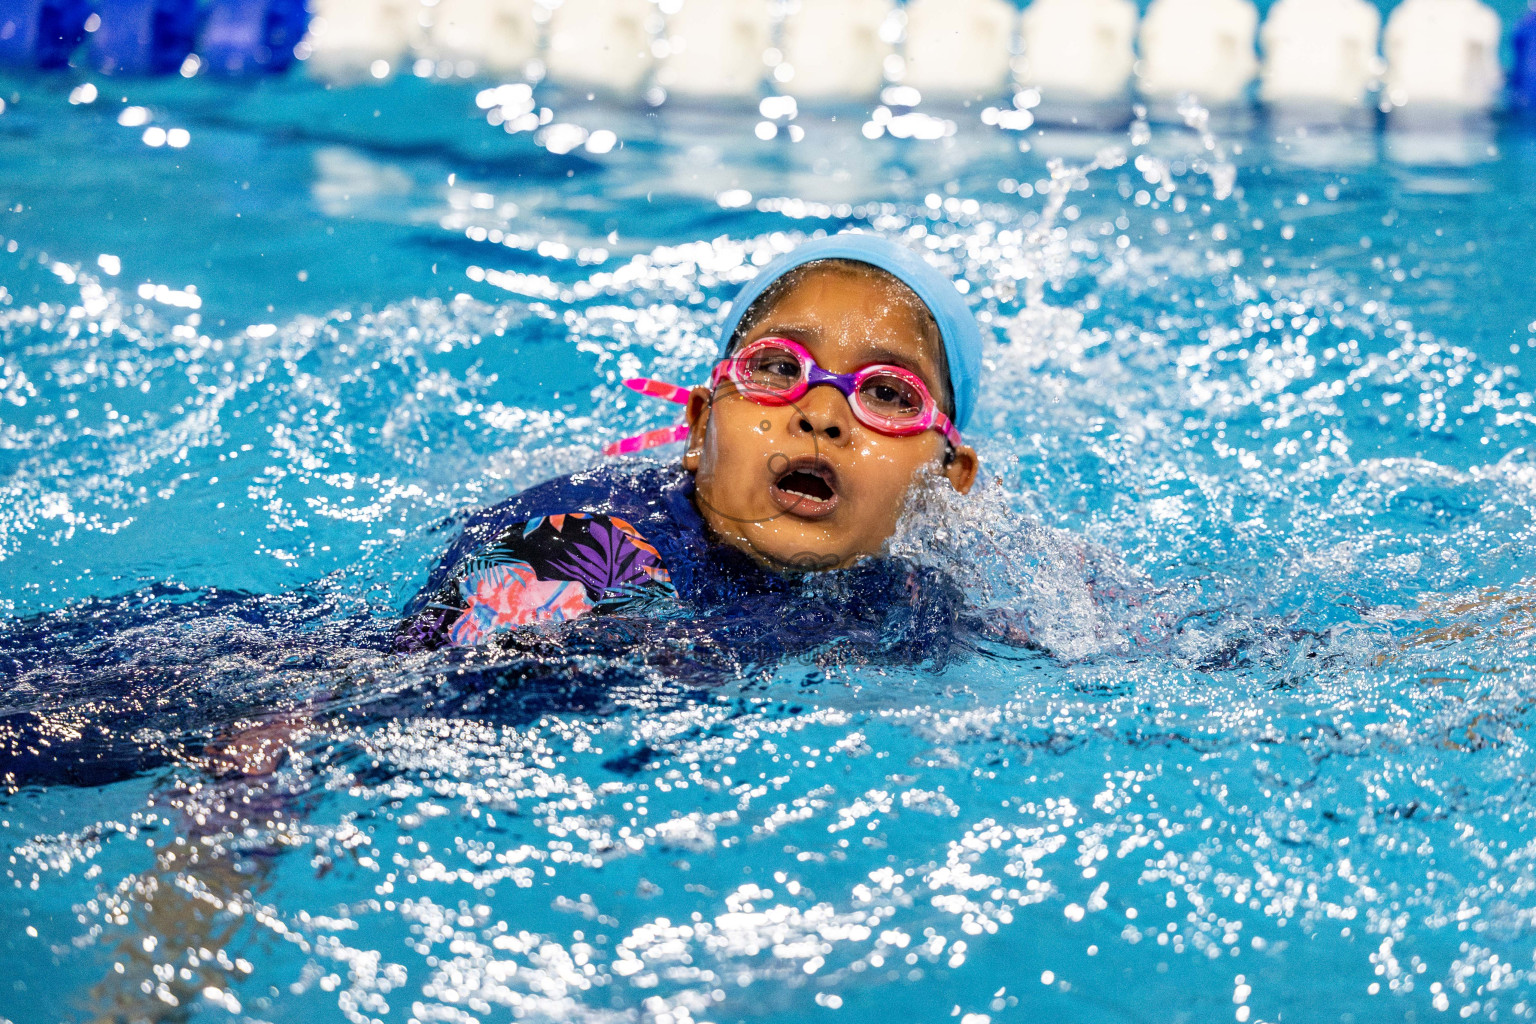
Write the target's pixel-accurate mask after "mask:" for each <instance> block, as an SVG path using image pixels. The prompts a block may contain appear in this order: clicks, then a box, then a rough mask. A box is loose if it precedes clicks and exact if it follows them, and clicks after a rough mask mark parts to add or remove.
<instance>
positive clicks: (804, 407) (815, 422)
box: [789, 384, 853, 444]
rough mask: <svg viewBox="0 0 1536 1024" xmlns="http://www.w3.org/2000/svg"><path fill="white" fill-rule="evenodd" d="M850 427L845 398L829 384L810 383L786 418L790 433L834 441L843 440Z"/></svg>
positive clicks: (842, 442)
mask: <svg viewBox="0 0 1536 1024" xmlns="http://www.w3.org/2000/svg"><path fill="white" fill-rule="evenodd" d="M852 427H853V410H852V409H851V408H850V407H849V405H848V399H846V398H844V397H843V393H842V392H841V391H839V390H837V388H835V387H832V386H831V385H830V384H823V385H817V386H815V387H812V388H811V389H810V390H809V391H807V392H806V393H805V394H804V395H803V396H801V398H800V401H798V402H796V403H795V407H794V416H793V417H792V418H791V419H790V421H789V429H790V431H791V432H792V433H796V434H810V435H811V436H813V437H816V436H820V437H824V438H826V439H827V440H828V441H831V442H833V443H835V444H847V443H848V438H849V436H850V434H851V428H852Z"/></svg>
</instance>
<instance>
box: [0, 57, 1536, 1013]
mask: <svg viewBox="0 0 1536 1024" xmlns="http://www.w3.org/2000/svg"><path fill="white" fill-rule="evenodd" d="M83 81H84V80H83V79H72V78H60V79H30V78H28V79H8V80H6V81H5V83H4V88H3V89H0V95H3V97H4V99H5V102H6V106H5V109H4V111H3V113H0V209H3V212H0V332H3V333H0V339H3V340H0V613H3V615H4V618H3V619H0V666H3V673H4V674H3V683H0V686H3V689H0V738H3V742H4V744H5V747H4V748H3V749H4V750H5V751H6V754H5V755H4V757H5V760H3V761H0V773H5V774H6V775H7V777H8V783H9V784H8V787H7V788H6V790H5V793H4V795H3V796H0V834H3V843H4V847H5V849H4V850H0V854H3V855H4V858H5V859H4V860H3V862H0V867H3V870H4V875H3V876H0V921H3V922H4V924H5V927H4V930H3V934H0V951H3V958H4V962H5V963H6V965H7V968H8V969H7V971H6V972H5V974H6V977H5V978H4V979H0V1018H4V1019H6V1020H11V1021H16V1022H23V1021H25V1022H33V1021H39V1022H41V1021H75V1020H79V1021H85V1020H94V1019H116V1020H195V1021H204V1020H209V1021H211V1020H263V1021H292V1020H332V1019H346V1020H349V1021H375V1020H376V1021H391V1022H394V1021H398V1022H407V1021H419V1022H469V1021H497V1020H508V1019H516V1020H527V1021H648V1022H656V1024H681V1022H686V1021H746V1020H750V1021H802V1020H822V1019H825V1020H838V1019H844V1020H869V1019H889V1020H901V1021H905V1020H911V1021H936V1020H950V1019H954V1020H959V1021H966V1022H969V1024H980V1022H982V1021H999V1022H1002V1021H1027V1020H1035V1019H1052V1020H1061V1021H1096V1022H1097V1021H1122V1020H1123V1021H1220V1020H1235V1021H1239V1022H1243V1021H1281V1020H1292V1021H1297V1020H1309V1021H1310V1020H1330V1021H1331V1020H1338V1021H1342V1022H1365V1021H1392V1020H1403V1021H1425V1020H1431V1019H1436V1018H1439V1017H1442V1016H1443V1017H1444V1018H1446V1019H1450V1018H1453V1017H1454V1018H1457V1019H1474V1020H1490V1021H1491V1020H1511V1019H1514V1020H1519V1019H1527V1018H1530V1017H1532V1016H1536V957H1533V953H1536V942H1533V938H1536V807H1533V804H1532V800H1531V785H1532V781H1531V780H1532V767H1533V765H1536V758H1533V755H1532V751H1531V748H1530V727H1531V724H1532V718H1533V714H1536V712H1533V708H1532V694H1533V693H1536V651H1533V646H1532V643H1533V641H1532V637H1533V631H1536V587H1533V586H1532V585H1531V584H1530V583H1528V582H1526V581H1527V580H1530V579H1533V578H1536V547H1533V543H1532V541H1533V531H1536V519H1533V508H1536V461H1533V455H1532V452H1531V451H1530V445H1531V441H1532V436H1533V424H1536V420H1533V416H1536V408H1533V401H1532V397H1531V393H1530V391H1529V388H1528V386H1527V384H1526V383H1525V382H1526V380H1527V379H1528V377H1529V375H1531V374H1533V373H1536V293H1533V290H1532V287H1531V283H1532V275H1531V269H1530V268H1531V261H1532V257H1533V256H1536V243H1533V242H1532V240H1531V236H1530V225H1531V224H1532V223H1533V222H1536V192H1533V190H1532V189H1531V188H1530V182H1531V181H1532V180H1533V174H1536V133H1533V132H1532V131H1531V130H1530V128H1529V127H1528V126H1527V125H1525V124H1522V123H1519V122H1516V121H1508V122H1501V123H1497V124H1483V125H1478V124H1472V125H1467V126H1463V127H1462V128H1461V129H1460V130H1458V131H1457V132H1450V131H1449V130H1436V131H1433V132H1428V133H1423V132H1420V133H1415V132H1412V131H1408V130H1406V129H1404V128H1402V127H1401V126H1399V127H1398V128H1397V129H1392V130H1388V131H1386V132H1381V131H1378V130H1376V129H1375V128H1368V129H1363V130H1361V129H1329V128H1315V127H1314V128H1306V127H1298V126H1294V125H1283V124H1277V123H1273V122H1268V121H1263V120H1259V121H1257V122H1256V123H1252V124H1246V125H1239V124H1225V125H1223V124H1211V125H1206V124H1205V123H1204V122H1203V120H1202V117H1201V114H1200V112H1198V111H1189V112H1187V114H1188V119H1189V122H1190V124H1180V123H1172V124H1169V123H1154V124H1147V123H1145V122H1142V121H1137V122H1135V123H1133V124H1132V125H1130V126H1129V127H1128V128H1126V129H1123V130H1121V129H1116V130H1113V131H1105V132H1089V131H1086V130H1071V129H1038V128H1030V129H1029V130H1027V131H1023V132H1019V131H1008V130H1002V129H998V128H995V127H989V126H987V125H984V124H983V123H982V121H981V118H980V116H979V115H978V112H977V111H976V110H974V109H973V110H948V111H946V110H934V111H928V112H926V113H925V116H931V117H933V118H935V119H937V120H936V121H935V122H933V124H934V125H936V126H937V129H938V133H939V134H943V135H944V137H942V138H940V139H937V140H930V141H919V140H917V139H896V138H891V137H888V136H887V137H885V138H881V139H879V140H875V141H870V140H868V139H867V138H865V137H864V134H863V125H864V122H865V121H866V120H867V118H868V114H867V112H862V111H857V110H821V111H806V112H804V113H802V114H801V115H800V116H799V117H798V118H797V119H796V121H795V126H796V127H797V128H798V129H799V130H800V131H799V132H798V133H794V134H795V135H798V136H799V137H798V141H797V140H796V138H795V137H794V135H792V133H790V132H789V131H788V130H787V129H786V130H784V131H780V132H779V134H778V135H777V137H775V138H773V139H770V140H767V141H764V140H762V139H760V138H758V137H757V134H756V124H757V121H758V118H756V117H755V116H751V115H750V114H738V113H731V112H725V113H711V112H708V111H704V110H690V109H687V108H673V107H668V108H662V109H658V110H646V109H635V108H627V107H621V106H613V105H607V104H604V103H603V102H601V101H599V100H589V99H588V98H586V97H584V96H581V95H560V94H558V93H553V92H551V93H550V94H548V95H545V96H541V98H540V101H539V102H541V103H545V104H548V105H549V106H550V109H551V112H552V117H553V119H554V120H553V123H555V124H560V125H574V126H577V127H578V128H579V129H580V132H577V131H575V130H573V129H565V130H563V131H564V132H565V134H564V135H561V134H560V133H544V134H538V135H535V134H531V133H526V132H525V133H516V134H513V133H508V132H507V131H505V130H503V129H502V128H501V127H499V126H497V125H496V124H493V123H490V121H488V119H487V110H489V109H495V107H494V104H495V103H496V102H498V101H497V100H496V98H495V97H494V96H492V97H489V98H487V97H486V96H484V95H482V94H480V90H479V88H477V87H476V86H473V85H468V84H453V83H434V82H427V81H419V80H416V79H413V78H403V79H400V80H396V81H393V82H390V83H388V84H384V85H378V86H370V87H357V88H352V89H334V90H333V89H326V88H323V87H321V86H318V85H315V84H311V83H307V82H304V81H302V80H300V79H298V78H294V79H291V80H288V81H280V82H271V83H265V84H263V85H262V86H261V87H260V88H257V89H254V90H241V91H235V90H234V89H232V88H229V87H224V86H219V85H217V84H210V83H205V82H200V81H193V82H182V81H176V82H171V83H131V84H128V85H123V84H120V83H102V84H101V85H100V90H99V93H98V94H97V95H96V96H95V97H94V98H92V99H91V100H90V101H89V102H87V101H86V95H87V94H85V93H82V92H80V91H79V89H80V87H81V84H82V82H83ZM477 99H478V101H479V102H477ZM488 104H489V106H488ZM130 108H132V109H130ZM920 113H924V112H920ZM946 120H947V121H949V122H950V125H948V126H946V125H944V124H943V122H944V121H946ZM155 127H158V128H160V129H163V133H162V134H161V135H153V134H152V133H149V129H150V128H155ZM1389 127H1390V126H1389ZM173 129H180V130H181V131H182V132H185V133H186V134H185V135H179V136H176V137H175V141H176V142H177V143H179V144H177V145H172V144H170V143H169V142H167V141H166V140H168V139H171V138H172V136H171V135H170V132H171V130H173ZM604 131H606V132H610V133H612V134H611V140H612V142H613V144H612V145H611V146H608V145H606V142H605V143H604V144H599V145H596V146H592V145H581V144H580V143H579V142H578V143H576V144H574V145H568V143H569V142H570V140H572V139H577V140H579V139H581V138H587V139H593V138H597V139H608V138H609V137H607V136H599V135H597V134H596V133H598V132H604ZM802 133H803V134H802ZM945 133H948V134H945ZM151 141H157V142H158V143H160V144H155V145H151V144H149V143H150V142H151ZM605 146H606V148H605ZM561 150H564V151H563V152H561ZM850 227H852V228H860V229H864V230H870V231H876V232H879V233H881V234H885V235H888V236H892V237H900V238H903V239H906V240H907V241H909V242H910V243H912V244H914V245H919V246H926V247H928V248H929V249H930V250H931V251H932V253H933V255H934V258H935V259H937V260H939V261H941V262H942V263H944V264H945V265H946V266H947V267H949V268H951V269H953V270H955V271H956V272H957V273H960V274H963V276H964V278H965V280H966V281H968V282H969V285H970V291H969V297H970V298H971V299H972V300H973V302H974V306H975V308H976V310H977V311H978V314H979V315H980V316H981V317H982V319H983V322H984V325H985V326H986V328H987V331H988V335H989V338H990V339H991V343H990V344H989V348H988V351H987V368H988V371H987V376H986V387H985V393H984V395H983V399H982V402H981V405H980V408H979V411H978V413H977V415H976V418H975V420H974V421H973V424H972V426H971V429H970V430H969V431H968V432H967V437H968V440H972V441H973V443H974V444H975V445H976V446H977V447H978V449H979V451H980V452H981V455H982V459H983V464H984V470H985V471H984V481H983V483H982V485H981V486H980V487H979V488H978V491H977V493H976V494H975V495H974V496H973V498H972V499H969V500H968V501H966V502H964V503H959V504H956V503H955V502H953V501H950V500H948V499H945V498H943V497H942V496H937V495H934V496H929V497H928V498H927V499H926V500H925V501H924V502H921V503H920V507H916V508H915V509H914V514H913V515H914V519H913V522H912V523H911V524H910V525H909V528H908V529H907V530H905V531H904V533H903V535H902V536H901V538H899V540H898V542H897V546H898V548H899V550H900V551H901V553H903V554H904V555H907V556H909V557H913V558H917V559H925V560H931V561H936V562H940V563H943V564H946V565H948V566H949V568H950V571H951V572H953V573H954V575H955V577H956V578H957V579H958V580H960V581H961V582H962V583H963V584H964V585H965V586H966V587H967V589H968V592H969V593H970V595H971V598H972V600H973V601H974V602H975V603H976V604H977V605H980V606H985V607H988V608H991V609H994V610H1002V611H1004V612H1006V613H1008V614H1011V615H1015V616H1021V617H1023V618H1024V619H1027V620H1028V621H1029V622H1030V623H1031V627H1032V629H1034V631H1035V632H1036V634H1037V635H1038V636H1040V637H1041V638H1042V639H1043V641H1044V643H1045V646H1046V647H1047V650H1045V651H1028V650H1019V649H1012V648H1009V647H1006V646H1001V645H995V644H985V643H973V644H969V645H966V646H961V647H957V648H955V649H952V650H951V651H950V652H949V653H948V655H947V656H946V657H944V658H941V659H928V660H921V659H920V658H904V657H903V656H902V654H901V651H900V644H899V643H898V644H896V645H895V646H896V648H897V649H896V650H895V651H894V652H893V651H891V650H886V651H884V652H883V653H881V654H879V655H878V656H877V655H876V654H874V653H872V652H869V651H867V650H861V649H860V648H859V647H858V646H857V645H853V646H852V647H849V646H847V645H844V646H836V645H834V647H832V648H831V649H827V650H810V651H806V650H803V649H802V648H801V646H800V645H797V644H796V643H795V638H794V637H786V638H784V643H783V647H784V653H783V656H782V658H780V659H777V660H773V659H770V660H769V661H768V662H766V663H753V664H735V663H733V662H732V661H731V659H730V657H729V655H730V652H729V651H725V652H720V651H714V650H711V649H710V645H709V638H708V637H707V636H694V637H693V641H694V646H693V648H692V649H689V650H684V651H682V652H681V653H679V652H678V651H677V650H675V649H674V650H669V651H666V652H662V651H652V650H647V649H644V648H642V649H639V650H627V651H626V650H616V651H611V652H604V651H603V650H602V648H601V646H600V645H594V644H592V643H583V642H581V633H580V630H579V628H577V629H574V630H573V632H572V633H571V634H570V636H569V637H568V639H569V649H568V651H567V652H566V653H561V651H560V650H559V649H558V648H557V647H552V648H551V650H550V652H549V653H547V654H546V655H541V656H539V657H537V658H533V657H528V658H521V659H513V658H511V657H510V656H502V660H497V657H496V656H495V655H492V654H478V655H473V656H469V657H459V658H450V657H446V656H416V657H412V658H403V659H401V658H394V657H391V656H389V655H387V654H384V653H381V649H382V646H383V644H384V641H385V638H386V637H387V635H388V632H389V630H390V628H391V627H392V625H393V622H394V618H395V616H396V615H397V613H398V611H399V609H400V608H401V607H402V605H403V604H404V602H405V601H406V600H407V599H408V598H409V596H410V595H411V594H412V593H414V592H415V590H416V589H417V588H418V587H419V586H420V585H421V583H422V582H423V580H424V579H425V576H426V573H427V571H428V569H429V568H430V567H431V565H432V564H433V562H434V559H435V557H436V556H437V554H438V553H440V552H441V551H442V550H443V549H444V548H445V547H446V546H447V544H448V542H449V541H450V540H451V538H452V537H453V535H454V522H455V519H454V517H455V516H456V515H457V514H459V513H461V512H462V511H464V510H465V509H468V508H470V507H473V506H475V505H478V504H483V503H487V502H491V501H494V500H497V499H499V498H501V497H503V496H505V495H508V494H511V493H514V492H516V491H518V490H520V489H522V488H524V487H526V486H529V485H531V484H533V483H536V482H539V481H541V480H544V479H547V478H549V477H551V476H553V475H556V474H559V473H562V472H568V471H572V470H575V469H578V468H580V467H583V466H589V465H592V464H594V463H595V462H596V461H598V459H599V458H600V457H599V455H598V454H597V453H598V451H599V449H600V448H601V446H602V445H603V444H604V443H605V442H607V441H611V440H613V439H616V438H618V437H621V436H624V435H626V434H628V433H632V432H634V431H636V430H638V429H642V428H647V427H655V426H662V425H665V424H666V423H667V422H668V417H669V415H671V414H670V413H668V412H667V411H666V410H665V409H664V408H659V407H658V405H657V404H656V403H647V402H645V400H643V399H638V398H635V397H634V396H630V395H628V393H627V392H624V391H623V389H622V388H621V387H620V386H619V384H618V382H619V381H620V380H621V379H622V378H623V377H625V376H629V375H632V374H636V373H641V372H643V373H645V374H646V375H650V376H657V377H661V378H663V379H668V380H677V381H689V380H695V379H698V378H699V377H700V376H701V375H702V374H703V372H704V369H705V368H706V367H707V366H708V365H709V364H710V363H711V362H712V359H713V356H714V354H715V352H716V343H715V337H714V333H713V332H714V326H715V324H716V323H717V322H718V319H719V317H720V315H721V304H722V302H723V301H724V300H727V299H728V297H729V295H730V294H731V293H732V291H733V290H734V288H735V287H736V286H737V285H738V284H739V283H740V282H741V281H743V280H745V279H746V278H748V277H750V276H751V274H752V272H753V269H754V267H755V266H756V265H759V264H761V263H762V262H764V261H766V260H767V259H768V258H769V257H770V256H771V255H772V254H773V253H775V252H778V251H781V250H783V249H786V248H788V247H789V246H790V245H792V244H793V243H794V242H795V241H796V240H798V239H800V238H803V237H805V236H807V235H808V234H810V233H812V232H817V231H835V230H839V229H843V228H850ZM667 457H675V454H674V453H672V452H670V451H663V452H662V453H660V454H658V455H657V458H659V459H661V458H667ZM1085 553H1086V555H1087V558H1086V561H1089V562H1094V563H1097V564H1098V565H1099V566H1100V571H1101V576H1100V580H1101V581H1102V580H1103V579H1106V578H1109V579H1113V580H1115V581H1117V588H1118V590H1119V591H1120V592H1121V593H1122V594H1128V595H1131V596H1130V597H1121V598H1115V599H1103V600H1098V601H1095V600H1093V599H1091V598H1090V597H1089V596H1088V593H1087V585H1086V582H1085V579H1084V574H1085V572H1086V571H1087V570H1085V569H1084V568H1083V565H1084V563H1085V559H1084V557H1083V556H1084V554H1085ZM827 586H832V587H835V581H832V583H830V584H829V583H827V581H816V582H814V583H813V584H811V586H810V588H809V590H808V599H821V600H828V601H831V600H835V591H834V590H829V589H824V588H825V587H827ZM819 588H822V589H819ZM898 640H899V638H898ZM663 655H664V656H663ZM679 666H681V667H679ZM231 749H236V750H239V751H240V752H242V753H243V755H244V756H245V757H246V758H247V759H248V760H251V761H256V762H261V763H263V764H264V765H265V766H266V767H269V768H270V769H271V770H270V771H269V772H267V773H265V774H255V775H251V776H249V777H244V776H241V775H240V774H238V773H232V772H229V771H225V770H222V767H221V766H222V765H223V764H224V760H223V758H222V756H221V752H227V751H229V750H231ZM279 752H281V753H279Z"/></svg>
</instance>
